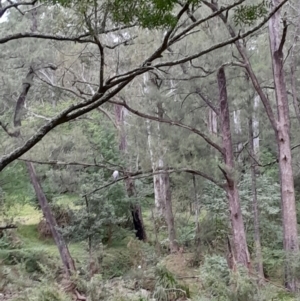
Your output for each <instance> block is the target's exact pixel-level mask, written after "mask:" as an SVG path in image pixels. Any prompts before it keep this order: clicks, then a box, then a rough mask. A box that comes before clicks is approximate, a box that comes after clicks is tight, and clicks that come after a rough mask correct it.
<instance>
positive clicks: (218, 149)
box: [109, 100, 223, 154]
mask: <svg viewBox="0 0 300 301" xmlns="http://www.w3.org/2000/svg"><path fill="white" fill-rule="evenodd" d="M109 102H110V103H113V104H117V105H121V106H123V107H125V108H126V109H127V110H128V111H130V112H131V113H133V114H135V115H137V116H140V117H143V118H146V119H150V120H155V121H158V122H161V123H167V124H170V125H175V126H178V127H181V128H184V129H187V130H189V131H191V132H193V133H195V134H197V135H199V136H200V137H202V138H203V139H204V140H205V141H206V142H207V143H208V144H209V145H211V146H212V147H214V148H215V149H216V150H217V151H219V152H220V153H221V154H223V149H222V147H220V146H219V145H218V144H216V143H215V142H213V141H212V140H211V139H210V138H209V137H208V136H206V135H205V134H204V133H202V132H201V131H199V130H197V129H195V128H193V127H191V126H188V125H186V124H183V123H180V122H177V121H174V120H168V119H163V118H159V117H156V116H151V115H148V114H144V113H142V112H139V111H137V110H135V109H133V108H131V107H130V106H129V105H128V104H127V103H126V102H125V101H123V102H118V101H113V100H109Z"/></svg>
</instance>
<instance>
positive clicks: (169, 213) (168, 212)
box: [162, 172, 179, 253]
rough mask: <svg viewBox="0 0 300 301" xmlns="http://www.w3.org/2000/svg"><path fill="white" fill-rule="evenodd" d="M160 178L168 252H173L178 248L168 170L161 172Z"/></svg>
mask: <svg viewBox="0 0 300 301" xmlns="http://www.w3.org/2000/svg"><path fill="white" fill-rule="evenodd" d="M162 178H163V181H164V185H165V210H164V213H165V219H166V223H167V226H168V236H169V241H170V252H171V253H175V252H177V251H178V250H179V246H178V243H177V240H176V229H175V223H174V215H173V210H172V195H171V187H170V175H169V173H168V172H165V173H162Z"/></svg>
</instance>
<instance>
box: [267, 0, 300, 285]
mask: <svg viewBox="0 0 300 301" xmlns="http://www.w3.org/2000/svg"><path fill="white" fill-rule="evenodd" d="M272 4H273V6H275V5H278V4H279V1H278V0H272ZM280 30H281V26H280V13H279V12H277V13H276V14H274V15H273V16H272V18H271V19H270V21H269V36H270V50H271V56H272V67H273V77H274V84H275V95H276V101H277V114H278V122H277V135H276V136H277V137H276V138H277V145H278V154H279V157H278V159H279V172H280V182H281V200H282V216H283V235H284V249H285V251H286V255H287V257H289V255H293V254H297V253H298V252H299V244H298V231H297V216H296V202H295V190H294V177H293V169H292V154H291V143H290V121H289V104H288V97H287V91H286V85H285V79H284V68H283V45H284V41H285V35H286V25H285V28H284V33H283V36H282V37H281V38H280ZM292 265H293V261H292V260H291V259H289V258H287V260H286V266H285V278H286V279H285V285H286V287H287V288H288V289H289V290H291V291H296V290H297V281H296V276H295V275H293V273H292Z"/></svg>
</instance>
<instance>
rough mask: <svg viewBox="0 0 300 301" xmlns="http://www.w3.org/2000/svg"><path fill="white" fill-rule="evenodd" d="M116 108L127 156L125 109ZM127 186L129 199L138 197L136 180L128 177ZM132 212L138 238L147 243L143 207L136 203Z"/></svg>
mask: <svg viewBox="0 0 300 301" xmlns="http://www.w3.org/2000/svg"><path fill="white" fill-rule="evenodd" d="M114 107H115V118H116V123H117V124H118V125H119V141H120V143H119V150H120V152H121V153H122V154H123V155H124V156H125V154H126V152H127V140H126V133H125V125H124V122H125V112H124V110H125V108H124V107H122V106H120V105H115V106H114ZM125 186H126V191H127V195H128V197H129V198H131V197H134V196H135V195H136V190H135V184H134V180H132V179H131V178H130V177H128V178H127V179H126V180H125ZM130 210H131V215H132V223H133V226H134V229H135V231H136V232H135V235H136V237H137V238H138V239H139V240H143V241H146V240H147V235H146V230H145V226H144V222H143V215H142V209H141V205H140V204H138V203H136V202H132V204H131V205H130Z"/></svg>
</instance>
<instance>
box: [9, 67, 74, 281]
mask: <svg viewBox="0 0 300 301" xmlns="http://www.w3.org/2000/svg"><path fill="white" fill-rule="evenodd" d="M33 78H34V69H33V67H32V66H31V67H30V68H29V72H28V74H27V76H26V79H25V81H24V82H23V84H22V91H21V93H20V95H19V98H18V100H17V103H16V107H15V112H14V128H15V129H16V131H15V132H14V136H15V137H17V138H21V137H20V134H21V132H20V127H21V124H22V118H21V117H22V113H23V108H24V104H25V100H26V97H27V94H28V92H29V90H30V88H31V86H32V81H33ZM26 167H27V170H28V174H29V177H30V181H31V183H32V185H33V187H34V190H35V193H36V196H37V199H38V201H39V204H40V206H41V208H42V211H43V214H44V216H45V218H46V221H47V223H48V225H49V227H50V230H51V234H52V237H53V239H54V241H55V243H56V246H57V248H58V250H59V253H60V256H61V259H62V262H63V265H64V269H65V271H66V274H67V276H68V277H70V276H71V274H72V273H73V272H75V271H76V269H75V265H74V261H73V259H72V257H71V255H70V252H69V249H68V246H67V244H66V243H65V240H64V238H63V237H62V235H61V234H60V233H59V232H58V229H57V228H58V227H57V223H56V220H55V218H54V217H53V215H52V213H51V209H50V207H49V204H48V202H47V198H46V196H45V194H44V192H43V190H42V187H41V185H40V183H39V180H38V177H37V175H36V172H35V169H34V166H33V164H32V163H30V162H26Z"/></svg>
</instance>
